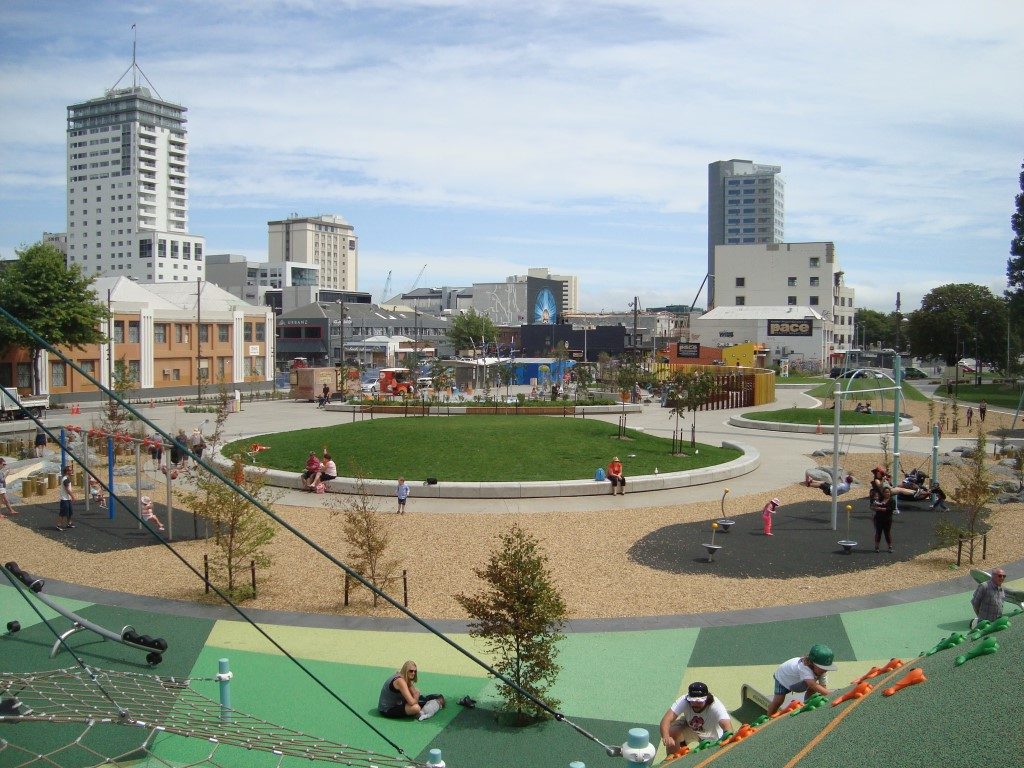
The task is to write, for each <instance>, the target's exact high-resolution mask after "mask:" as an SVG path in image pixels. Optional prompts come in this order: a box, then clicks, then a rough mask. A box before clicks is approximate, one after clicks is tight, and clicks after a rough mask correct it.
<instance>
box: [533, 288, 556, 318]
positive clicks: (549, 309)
mask: <svg viewBox="0 0 1024 768" xmlns="http://www.w3.org/2000/svg"><path fill="white" fill-rule="evenodd" d="M533 322H534V324H536V325H554V324H555V323H556V322H558V304H556V303H555V296H554V294H553V293H551V290H550V289H548V288H542V289H541V290H540V292H539V293H538V294H537V301H536V302H534V305H533Z"/></svg>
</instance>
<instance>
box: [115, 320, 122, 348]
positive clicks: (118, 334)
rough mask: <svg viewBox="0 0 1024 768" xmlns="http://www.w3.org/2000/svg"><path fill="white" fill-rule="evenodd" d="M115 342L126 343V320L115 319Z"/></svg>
mask: <svg viewBox="0 0 1024 768" xmlns="http://www.w3.org/2000/svg"><path fill="white" fill-rule="evenodd" d="M114 343H115V344H124V320H115V321H114Z"/></svg>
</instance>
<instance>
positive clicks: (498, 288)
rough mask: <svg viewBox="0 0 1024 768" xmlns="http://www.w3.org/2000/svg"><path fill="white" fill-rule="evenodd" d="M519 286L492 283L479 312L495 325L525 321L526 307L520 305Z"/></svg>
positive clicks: (515, 323)
mask: <svg viewBox="0 0 1024 768" xmlns="http://www.w3.org/2000/svg"><path fill="white" fill-rule="evenodd" d="M520 288H521V286H519V285H517V284H516V283H492V287H491V288H490V289H489V290H488V291H487V294H486V296H487V300H486V302H485V305H484V306H483V307H482V309H480V310H477V311H478V312H480V314H482V315H485V316H486V317H489V318H490V319H491V322H493V323H494V324H495V325H519V324H520V323H523V322H526V309H525V307H523V306H521V304H520V298H521V295H522V291H521V290H520Z"/></svg>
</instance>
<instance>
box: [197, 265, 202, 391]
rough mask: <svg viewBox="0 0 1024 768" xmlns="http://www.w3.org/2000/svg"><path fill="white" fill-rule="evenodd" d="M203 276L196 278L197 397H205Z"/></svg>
mask: <svg viewBox="0 0 1024 768" xmlns="http://www.w3.org/2000/svg"><path fill="white" fill-rule="evenodd" d="M202 329H203V278H201V277H197V278H196V399H197V400H199V401H202V399H203V330H202Z"/></svg>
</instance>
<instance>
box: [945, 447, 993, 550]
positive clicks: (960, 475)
mask: <svg viewBox="0 0 1024 768" xmlns="http://www.w3.org/2000/svg"><path fill="white" fill-rule="evenodd" d="M986 450H987V437H986V435H985V432H984V431H982V430H981V429H979V430H978V436H977V439H976V440H975V443H974V450H973V451H972V452H971V453H970V455H969V456H968V457H967V458H966V459H965V461H964V463H963V464H962V465H961V466H958V467H954V468H953V474H954V476H955V478H956V485H955V486H954V488H953V492H952V493H951V494H950V496H951V497H952V498H953V500H954V501H955V502H957V504H960V505H961V506H962V507H963V519H964V522H965V523H966V526H965V527H954V531H955V533H956V535H957V538H965V539H968V540H969V542H970V549H969V559H970V561H971V562H972V563H973V562H974V540H975V538H976V537H977V535H978V523H979V522H981V521H982V520H984V519H985V518H986V517H988V510H986V509H985V505H987V504H989V503H990V502H991V501H992V500H993V499H994V498H995V497H996V496H997V495H998V491H997V490H995V489H994V486H993V480H994V478H993V475H992V472H991V470H990V469H989V468H988V456H987V453H986ZM954 531H949V530H947V531H946V532H945V534H943V533H942V532H941V531H940V532H939V533H940V538H942V539H946V540H947V543H952V542H949V541H948V539H950V538H951V535H950V534H951V533H953V532H954Z"/></svg>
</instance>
